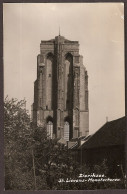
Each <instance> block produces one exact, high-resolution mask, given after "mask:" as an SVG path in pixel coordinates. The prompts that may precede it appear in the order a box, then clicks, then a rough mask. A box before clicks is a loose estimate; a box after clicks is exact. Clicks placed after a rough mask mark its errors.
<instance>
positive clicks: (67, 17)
mask: <svg viewBox="0 0 127 194" xmlns="http://www.w3.org/2000/svg"><path fill="white" fill-rule="evenodd" d="M59 26H60V29H61V35H62V36H64V37H65V38H66V39H68V40H72V41H79V44H80V54H81V55H83V61H84V66H85V67H86V69H87V70H88V75H89V80H88V85H89V118H90V119H89V121H90V133H93V132H95V131H96V130H98V129H99V128H100V127H101V126H102V125H103V124H104V123H105V122H106V116H107V117H108V120H109V121H110V120H114V119H117V118H120V117H122V116H124V115H125V97H124V96H125V92H124V4H123V3H57V4H56V3H41V4H40V3H28V4H26V3H22V4H21V3H19V4H18V3H5V4H4V94H5V96H6V95H8V96H9V97H10V98H12V97H14V98H18V99H19V100H20V99H24V97H25V98H26V100H27V109H28V110H29V111H30V110H31V104H32V103H33V96H34V81H35V79H36V68H37V59H36V57H37V55H38V54H39V52H40V42H41V40H50V39H53V38H54V37H55V36H57V35H58V33H59Z"/></svg>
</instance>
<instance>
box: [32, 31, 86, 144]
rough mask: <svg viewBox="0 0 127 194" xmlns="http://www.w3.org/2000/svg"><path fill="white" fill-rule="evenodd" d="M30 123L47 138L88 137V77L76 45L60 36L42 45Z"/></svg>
mask: <svg viewBox="0 0 127 194" xmlns="http://www.w3.org/2000/svg"><path fill="white" fill-rule="evenodd" d="M32 120H33V123H34V124H36V125H37V126H44V127H46V128H47V133H48V135H49V136H50V138H55V137H57V138H64V139H65V140H66V141H69V140H70V139H72V138H77V137H80V136H86V135H88V134H89V107H88V75H87V71H86V68H85V67H84V65H83V57H82V56H81V55H79V43H78V41H70V40H67V39H65V38H64V37H63V36H60V35H59V36H56V37H55V39H52V40H49V41H41V44H40V54H39V55H38V56H37V79H36V81H35V82H34V103H33V105H32Z"/></svg>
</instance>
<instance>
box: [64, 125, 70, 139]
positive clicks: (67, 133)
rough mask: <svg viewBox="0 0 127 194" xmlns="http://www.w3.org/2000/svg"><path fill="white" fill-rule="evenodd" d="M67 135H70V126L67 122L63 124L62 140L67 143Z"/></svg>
mask: <svg viewBox="0 0 127 194" xmlns="http://www.w3.org/2000/svg"><path fill="white" fill-rule="evenodd" d="M69 134H70V125H69V122H67V121H65V122H64V139H65V140H66V141H69Z"/></svg>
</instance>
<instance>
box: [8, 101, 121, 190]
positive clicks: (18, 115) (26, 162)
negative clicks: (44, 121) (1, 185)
mask: <svg viewBox="0 0 127 194" xmlns="http://www.w3.org/2000/svg"><path fill="white" fill-rule="evenodd" d="M25 104H26V102H25V100H21V101H18V100H17V99H14V98H12V99H11V100H9V98H8V97H6V98H5V102H4V145H5V150H4V154H5V189H6V190H84V189H85V190H88V189H90V190H94V189H111V188H112V189H116V188H118V189H121V188H124V182H123V181H119V182H88V181H86V182H79V183H77V182H69V181H67V182H66V181H65V182H60V181H59V180H60V179H63V180H68V179H72V180H77V179H78V178H79V175H80V174H81V173H85V174H88V175H89V174H91V173H96V174H104V175H105V176H107V177H108V176H109V168H108V166H107V163H106V161H104V162H103V163H102V164H100V165H94V166H88V165H86V164H80V163H78V162H77V161H76V160H75V159H74V157H73V153H72V151H71V150H69V149H68V148H67V147H66V146H65V145H63V144H60V143H58V139H50V138H49V137H48V136H47V132H46V128H44V127H43V128H42V127H37V126H35V125H32V124H31V123H30V117H29V115H28V112H27V111H26V108H25ZM114 178H117V176H116V175H114Z"/></svg>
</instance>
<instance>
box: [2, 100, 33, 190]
mask: <svg viewBox="0 0 127 194" xmlns="http://www.w3.org/2000/svg"><path fill="white" fill-rule="evenodd" d="M25 104H26V101H25V100H21V101H18V100H17V99H14V98H12V99H11V100H9V98H8V97H6V98H5V102H4V155H5V189H22V188H24V189H29V188H31V187H32V183H33V181H32V180H31V179H32V171H31V169H30V166H32V162H31V161H32V159H31V154H30V152H29V149H28V143H29V142H28V138H27V137H28V136H30V133H31V130H30V117H29V115H28V113H27V111H26V108H25ZM30 177H31V178H30Z"/></svg>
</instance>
